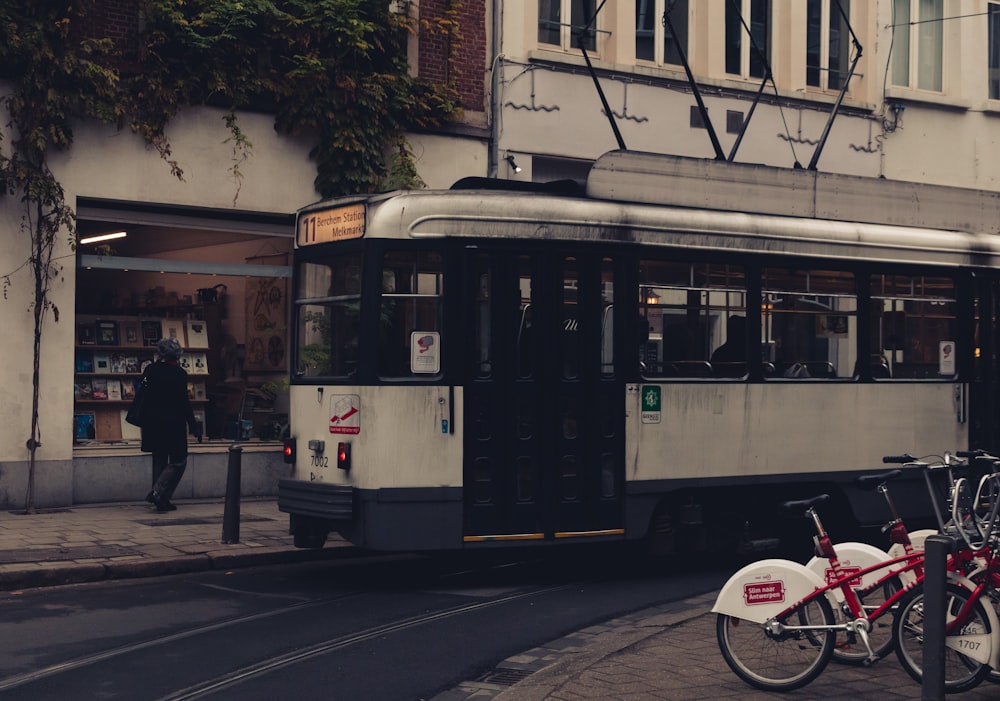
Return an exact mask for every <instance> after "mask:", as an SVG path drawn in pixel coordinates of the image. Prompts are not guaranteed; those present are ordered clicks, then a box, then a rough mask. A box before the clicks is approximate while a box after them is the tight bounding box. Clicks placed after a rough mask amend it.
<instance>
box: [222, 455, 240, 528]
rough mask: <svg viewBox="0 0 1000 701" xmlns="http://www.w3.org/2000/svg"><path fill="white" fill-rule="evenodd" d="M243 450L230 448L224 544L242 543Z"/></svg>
mask: <svg viewBox="0 0 1000 701" xmlns="http://www.w3.org/2000/svg"><path fill="white" fill-rule="evenodd" d="M242 456H243V448H242V447H240V446H239V445H237V444H235V443H234V444H233V445H231V446H229V466H228V469H227V471H226V505H225V507H224V508H223V511H222V542H223V543H226V544H229V543H239V542H240V491H241V483H242V480H243V475H242V472H243V466H242Z"/></svg>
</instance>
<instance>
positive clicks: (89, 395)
mask: <svg viewBox="0 0 1000 701" xmlns="http://www.w3.org/2000/svg"><path fill="white" fill-rule="evenodd" d="M93 397H94V390H93V388H92V387H91V386H90V380H86V381H85V382H74V383H73V399H93Z"/></svg>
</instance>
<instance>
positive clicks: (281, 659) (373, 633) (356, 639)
mask: <svg viewBox="0 0 1000 701" xmlns="http://www.w3.org/2000/svg"><path fill="white" fill-rule="evenodd" d="M572 586H574V585H573V584H562V585H556V586H549V587H540V588H532V589H530V590H527V591H522V592H518V593H515V594H510V595H507V596H502V597H499V598H496V599H491V600H489V601H480V602H476V603H473V604H465V605H462V606H455V607H452V608H449V609H444V610H441V611H434V612H431V613H427V614H424V615H420V616H413V617H410V618H408V619H404V620H401V621H396V622H392V623H387V624H383V625H379V626H372V627H370V628H367V629H364V630H360V631H356V632H354V633H350V634H347V635H342V636H337V637H335V638H331V639H329V640H325V641H322V642H319V643H315V644H313V645H310V646H308V647H306V648H304V649H301V650H296V651H294V652H290V653H287V654H284V655H280V656H278V657H275V658H272V659H269V660H266V661H261V662H258V663H255V664H252V665H248V666H246V667H243V668H242V669H239V670H236V671H234V672H230V673H228V674H224V675H220V676H219V677H217V678H215V679H211V680H207V681H205V682H202V683H200V684H196V685H194V686H191V687H188V688H186V689H181V690H178V691H175V692H173V693H170V694H167V695H166V696H161V697H159V698H158V699H157V701H193V700H195V699H202V698H206V697H208V696H211V695H212V694H213V693H215V692H217V691H220V690H223V689H226V688H229V687H233V686H236V685H238V684H241V683H243V682H245V681H248V680H250V679H253V678H255V677H259V676H261V675H266V674H270V673H272V672H275V671H277V670H281V669H285V668H287V667H291V666H294V665H296V664H299V663H301V662H304V661H306V660H310V659H313V658H316V657H321V656H323V655H326V654H329V653H332V652H336V651H338V650H342V649H344V648H347V647H350V646H352V645H357V644H359V643H362V642H365V641H367V640H372V639H374V638H378V637H381V636H385V635H389V634H392V633H396V632H399V631H403V630H406V629H410V628H417V627H420V626H425V625H428V624H430V623H435V622H438V621H441V620H443V619H447V618H455V617H459V616H463V615H466V614H469V613H473V612H476V611H480V610H483V609H487V608H492V607H496V606H502V605H504V604H508V603H511V602H514V601H517V600H519V599H524V598H528V597H532V596H540V595H544V594H551V593H555V592H558V591H560V590H563V589H567V588H570V587H572Z"/></svg>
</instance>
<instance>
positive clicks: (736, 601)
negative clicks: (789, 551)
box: [712, 559, 823, 623]
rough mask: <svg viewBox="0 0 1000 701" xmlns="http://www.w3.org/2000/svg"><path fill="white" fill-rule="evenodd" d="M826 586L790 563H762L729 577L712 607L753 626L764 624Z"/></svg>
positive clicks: (756, 563) (771, 561) (809, 571)
mask: <svg viewBox="0 0 1000 701" xmlns="http://www.w3.org/2000/svg"><path fill="white" fill-rule="evenodd" d="M822 586H823V579H822V578H821V577H820V576H819V575H818V574H816V573H815V572H813V571H812V570H810V569H809V568H808V567H806V566H805V565H801V564H799V563H798V562H792V561H791V560H778V559H769V560H760V561H759V562H754V563H751V564H749V565H747V566H746V567H744V568H743V569H741V570H740V571H738V572H737V573H736V574H734V575H733V576H732V577H730V578H729V581H728V582H726V584H725V586H723V587H722V590H721V591H720V592H719V596H718V597H717V598H716V600H715V606H713V607H712V612H713V613H723V614H726V615H727V616H733V617H734V618H742V619H744V620H747V621H753V622H754V623H763V622H764V621H766V620H767V619H769V618H772V617H773V616H775V615H777V614H779V613H781V612H782V611H784V610H785V609H786V608H788V607H789V606H791V605H792V604H794V603H796V602H798V601H801V600H802V599H804V598H805V597H807V596H809V595H810V594H812V593H813V592H814V591H816V590H817V589H819V588H820V587H822Z"/></svg>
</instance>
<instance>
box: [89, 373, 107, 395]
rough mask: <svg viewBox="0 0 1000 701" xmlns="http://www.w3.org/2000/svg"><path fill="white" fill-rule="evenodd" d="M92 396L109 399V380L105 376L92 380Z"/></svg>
mask: <svg viewBox="0 0 1000 701" xmlns="http://www.w3.org/2000/svg"><path fill="white" fill-rule="evenodd" d="M90 398H91V399H107V398H108V381H107V379H106V378H104V377H95V378H94V379H93V380H91V382H90Z"/></svg>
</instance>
